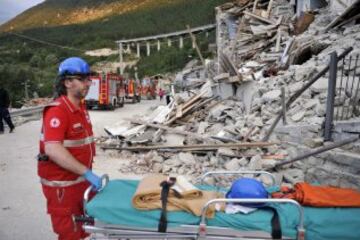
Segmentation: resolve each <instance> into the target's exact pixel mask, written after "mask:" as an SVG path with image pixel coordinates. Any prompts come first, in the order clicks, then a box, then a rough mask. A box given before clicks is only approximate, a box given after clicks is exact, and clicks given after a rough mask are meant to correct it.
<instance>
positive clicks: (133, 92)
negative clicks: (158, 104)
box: [125, 78, 142, 103]
mask: <svg viewBox="0 0 360 240" xmlns="http://www.w3.org/2000/svg"><path fill="white" fill-rule="evenodd" d="M141 88H142V87H141V83H140V81H139V80H134V79H131V78H130V79H127V80H126V81H125V98H126V99H130V100H131V102H132V103H136V102H140V100H141Z"/></svg>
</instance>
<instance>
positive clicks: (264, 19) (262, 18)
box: [244, 11, 276, 25]
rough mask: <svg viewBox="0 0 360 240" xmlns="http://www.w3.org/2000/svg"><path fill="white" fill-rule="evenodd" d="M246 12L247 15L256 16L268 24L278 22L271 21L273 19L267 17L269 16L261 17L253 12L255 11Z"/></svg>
mask: <svg viewBox="0 0 360 240" xmlns="http://www.w3.org/2000/svg"><path fill="white" fill-rule="evenodd" d="M244 14H245V15H248V16H250V17H252V18H255V19H257V20H259V21H261V22H264V23H267V24H272V25H276V23H275V22H274V21H271V20H269V19H267V18H264V17H260V16H258V15H256V14H253V13H250V12H247V11H244Z"/></svg>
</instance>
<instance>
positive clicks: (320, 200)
mask: <svg viewBox="0 0 360 240" xmlns="http://www.w3.org/2000/svg"><path fill="white" fill-rule="evenodd" d="M272 197H276V198H290V199H294V200H296V201H298V202H299V203H300V204H302V205H304V206H312V207H360V192H358V191H356V190H353V189H350V188H337V187H330V186H312V185H310V184H308V183H305V182H302V183H297V184H295V188H294V189H284V188H282V189H281V192H280V193H279V192H277V193H273V194H272Z"/></svg>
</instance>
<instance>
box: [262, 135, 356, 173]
mask: <svg viewBox="0 0 360 240" xmlns="http://www.w3.org/2000/svg"><path fill="white" fill-rule="evenodd" d="M358 139H359V136H356V137H352V138H348V139H345V140H342V141H340V142H335V143H333V144H330V145H328V146H324V147H321V148H317V149H315V150H314V151H311V152H308V153H305V154H303V155H300V156H297V157H295V158H293V159H290V160H287V161H283V162H280V163H278V164H275V166H274V167H271V168H269V169H266V170H271V169H275V168H277V167H280V166H283V165H286V164H289V163H293V162H297V161H299V160H302V159H304V158H308V157H311V156H314V155H316V154H319V153H322V152H326V151H329V150H331V149H334V148H338V147H341V146H344V145H346V144H349V143H352V142H355V141H357V140H358Z"/></svg>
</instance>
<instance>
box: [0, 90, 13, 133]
mask: <svg viewBox="0 0 360 240" xmlns="http://www.w3.org/2000/svg"><path fill="white" fill-rule="evenodd" d="M9 106H10V98H9V94H8V92H7V91H6V90H5V89H4V88H3V87H2V86H1V85H0V134H3V133H4V123H3V120H4V121H5V122H6V124H7V125H8V126H9V128H10V131H9V132H10V133H12V132H13V131H14V129H15V126H14V124H13V122H12V121H11V116H10V113H9V110H8V108H9Z"/></svg>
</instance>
